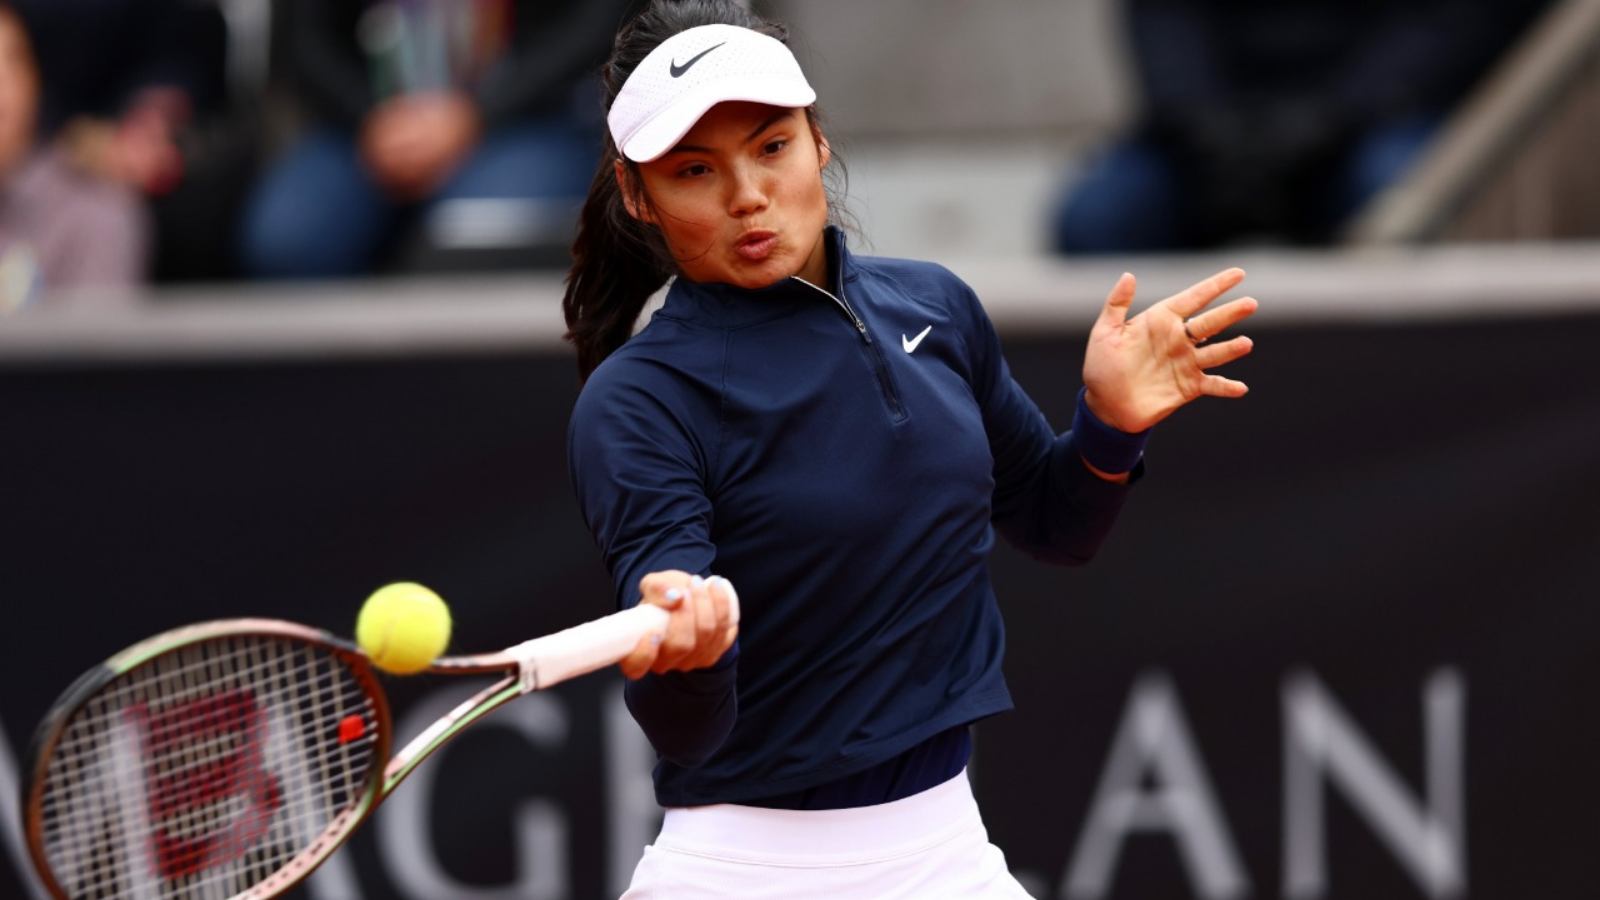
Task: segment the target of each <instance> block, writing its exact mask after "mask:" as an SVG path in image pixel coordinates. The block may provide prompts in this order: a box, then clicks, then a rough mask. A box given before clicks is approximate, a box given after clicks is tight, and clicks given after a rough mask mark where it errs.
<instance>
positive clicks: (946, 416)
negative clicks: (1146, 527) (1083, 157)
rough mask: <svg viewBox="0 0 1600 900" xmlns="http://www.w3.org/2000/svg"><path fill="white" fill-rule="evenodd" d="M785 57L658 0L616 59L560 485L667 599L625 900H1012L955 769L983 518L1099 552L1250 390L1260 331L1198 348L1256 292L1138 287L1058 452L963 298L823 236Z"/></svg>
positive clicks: (572, 315) (813, 140) (731, 24)
mask: <svg viewBox="0 0 1600 900" xmlns="http://www.w3.org/2000/svg"><path fill="white" fill-rule="evenodd" d="M783 39H784V32H783V31H782V30H781V29H780V28H778V27H775V26H773V25H771V24H768V23H766V22H763V21H761V20H759V19H757V18H755V17H754V16H752V15H751V14H750V13H748V12H746V11H745V10H743V9H742V8H740V7H739V6H737V5H735V4H734V3H731V2H721V0H683V2H666V0H656V2H654V3H653V4H652V5H651V6H650V7H649V8H648V9H647V10H646V11H645V12H644V13H643V14H642V15H640V16H639V17H637V18H636V19H634V20H632V21H631V23H629V24H628V25H626V26H625V27H624V28H623V30H622V31H621V33H619V34H618V36H617V40H616V43H615V47H614V50H613V55H612V57H611V59H610V61H609V62H608V63H607V65H606V67H605V69H604V80H605V85H606V91H607V100H608V110H609V112H608V124H609V131H610V135H609V140H608V141H607V142H606V145H605V151H604V154H605V155H604V160H603V162H602V165H601V168H600V170H599V171H598V172H597V173H596V176H595V180H594V182H593V184H592V185H591V187H590V191H589V197H588V203H587V206H586V207H585V210H584V213H583V219H582V223H581V229H580V232H579V235H578V238H577V241H576V244H575V246H574V257H575V258H574V263H573V267H572V270H571V272H570V273H569V275H568V281H567V291H566V297H565V312H566V317H567V324H568V326H569V333H568V337H569V339H571V340H572V341H573V342H574V343H575V344H576V346H577V352H578V364H579V369H580V372H581V374H582V375H583V376H584V377H585V379H586V382H585V384H584V387H583V391H582V393H581V395H580V397H579V399H578V402H577V406H576V408H575V409H574V411H573V417H572V424H571V431H570V435H569V439H570V447H569V452H570V465H571V470H572V477H573V480H574V482H575V485H576V489H577V493H578V497H579V502H580V504H581V507H582V511H583V514H584V516H585V518H586V520H587V522H588V524H589V527H590V529H591V530H592V531H593V533H594V536H595V539H596V541H597V542H598V544H599V546H600V549H601V551H602V553H603V554H604V557H605V561H606V564H607V566H608V567H609V569H610V572H611V575H612V577H613V579H614V581H615V584H616V588H617V592H618V601H619V603H620V604H621V605H623V606H627V605H631V604H633V603H636V602H644V603H652V604H657V605H660V606H662V607H665V608H667V609H669V610H671V612H672V619H671V625H670V628H669V630H668V633H667V635H666V637H665V639H664V640H662V641H660V642H659V643H646V642H641V644H640V645H639V646H638V647H637V648H636V650H635V652H634V653H633V654H632V655H631V656H630V657H629V658H628V659H626V660H624V661H623V663H622V668H623V671H624V673H625V674H626V675H627V676H628V677H629V678H630V679H633V680H631V681H630V682H629V683H628V685H627V687H626V696H627V702H628V707H629V709H630V710H631V711H632V713H633V715H634V717H635V718H636V719H637V720H638V722H639V725H640V726H641V728H643V730H644V732H645V734H646V735H648V737H649V739H650V741H651V743H652V744H653V745H654V747H655V749H656V751H657V753H658V755H659V760H660V761H659V764H658V765H657V766H656V769H655V788H656V796H657V799H658V800H659V802H660V803H661V804H662V805H663V806H664V807H666V817H665V821H664V824H663V826H662V830H661V834H660V836H659V837H658V839H657V840H656V842H655V843H654V844H653V845H651V846H650V847H648V848H646V851H645V855H644V858H643V860H642V861H641V862H640V864H639V867H638V869H637V870H636V871H635V873H634V880H633V884H632V887H631V888H630V889H629V891H628V893H627V894H626V895H625V896H626V897H629V898H647V897H667V896H674V897H675V896H693V897H712V896H716V897H739V898H751V897H767V896H792V897H819V896H829V897H832V898H853V897H884V896H908V897H935V896H937V897H947V896H973V897H1021V896H1026V895H1025V893H1024V892H1023V890H1022V888H1021V887H1020V886H1019V885H1018V884H1017V882H1016V881H1015V880H1014V879H1013V878H1012V877H1011V875H1010V874H1009V872H1008V871H1007V869H1006V865H1005V858H1004V856H1003V855H1002V854H1001V852H1000V851H999V850H998V849H996V848H995V847H994V846H993V845H991V844H990V843H989V840H988V837H987V834H986V832H985V830H984V827H983V822H982V819H981V818H980V816H979V813H978V809H977V806H976V804H975V803H974V801H973V796H972V792H971V789H970V787H969V784H968V780H967V778H966V777H965V775H964V770H965V765H966V761H967V758H968V755H969V753H970V751H971V739H970V737H969V728H970V726H971V724H972V723H973V722H975V721H976V720H978V719H981V718H984V717H986V716H990V715H993V714H995V713H998V712H1002V711H1004V710H1007V709H1009V708H1010V707H1011V700H1010V697H1009V695H1008V693H1007V690H1006V685H1005V681H1004V679H1003V678H1002V675H1001V671H1000V664H1001V656H1002V652H1003V649H1004V634H1003V628H1002V623H1001V619H1000V613H999V610H998V608H997V606H996V601H995V597H994V593H993V590H992V588H991V586H990V580H989V573H988V562H987V561H988V557H989V551H990V548H991V547H992V545H993V541H994V532H995V531H996V530H998V531H999V532H1000V533H1001V534H1002V535H1003V536H1005V537H1006V538H1007V539H1008V540H1010V541H1011V542H1012V543H1014V544H1016V545H1017V546H1019V547H1022V548H1023V549H1025V550H1027V551H1028V552H1030V553H1031V554H1033V555H1034V556H1037V557H1038V558H1040V559H1043V560H1046V561H1050V562H1056V563H1064V564H1075V563H1082V562H1085V561H1087V560H1088V559H1089V558H1090V557H1092V556H1093V555H1094V553H1095V551H1096V549H1097V548H1098V547H1099V546H1100V544H1101V542H1102V540H1103V539H1104V538H1105V536H1106V534H1107V532H1108V531H1109V530H1110V528H1111V526H1112V523H1113V521H1114V520H1115V519H1116V517H1117V513H1118V510H1119V509H1120V508H1121V506H1122V503H1123V500H1124V498H1125V496H1126V494H1127V492H1128V491H1129V485H1130V483H1131V482H1132V481H1133V480H1135V479H1137V478H1138V477H1139V474H1140V471H1141V465H1142V464H1141V462H1140V459H1141V455H1142V452H1143V448H1144V445H1145V440H1146V437H1147V435H1148V433H1149V430H1150V428H1151V427H1152V426H1154V425H1155V424H1156V423H1157V422H1159V421H1161V420H1162V419H1163V418H1165V417H1166V416H1168V415H1170V414H1171V413H1172V412H1173V411H1175V410H1177V409H1178V408H1179V407H1181V406H1183V405H1184V404H1186V403H1188V402H1189V401H1191V400H1194V399H1195V398H1197V397H1200V396H1215V397H1240V396H1243V395H1244V393H1245V390H1246V388H1245V385H1244V384H1242V383H1240V382H1238V381H1233V380H1230V379H1227V378H1224V377H1221V376H1219V375H1215V374H1211V373H1209V372H1208V371H1207V370H1209V369H1212V368H1214V367H1216V366H1219V365H1222V364H1224V363H1227V362H1229V361H1232V360H1234V359H1237V358H1239V357H1241V356H1243V355H1244V354H1246V353H1248V352H1249V351H1250V347H1251V344H1250V341H1249V339H1248V338H1245V337H1236V338H1233V339H1232V340H1227V341H1222V342H1217V343H1205V341H1206V340H1208V339H1209V338H1211V337H1213V336H1215V335H1217V334H1218V333H1219V332H1221V331H1223V330H1224V329H1226V328H1227V327H1229V326H1230V325H1233V324H1234V323H1236V322H1238V321H1240V320H1242V319H1244V318H1245V317H1247V316H1249V315H1250V314H1251V313H1252V312H1254V311H1255V308H1256V303H1255V301H1254V300H1251V299H1249V298H1244V299H1239V300H1234V301H1232V302H1230V303H1226V304H1222V305H1220V306H1218V307H1217V308H1216V309H1213V310H1211V311H1207V312H1203V311H1202V310H1204V309H1205V308H1206V307H1207V306H1208V304H1210V303H1211V302H1212V301H1213V300H1215V299H1216V298H1217V297H1219V296H1220V295H1222V294H1223V293H1224V292H1226V291H1227V290H1229V289H1231V288H1232V287H1234V286H1235V285H1236V284H1238V283H1239V281H1240V280H1241V279H1242V278H1243V274H1244V273H1242V272H1240V271H1238V270H1229V271H1226V272H1223V273H1221V274H1218V275H1216V276H1214V277H1212V278H1211V279H1209V280H1207V281H1204V282H1202V283H1200V284H1197V285H1195V286H1194V287H1192V288H1190V289H1188V290H1187V291H1184V292H1183V293H1181V294H1178V295H1175V296H1173V297H1170V298H1168V299H1166V300H1164V301H1162V302H1160V303H1157V304H1155V305H1154V306H1152V307H1151V308H1150V309H1148V310H1146V311H1144V312H1143V313H1141V314H1139V315H1137V316H1132V317H1130V316H1129V311H1130V306H1131V304H1132V301H1133V295H1134V279H1133V277H1132V276H1131V275H1124V276H1123V277H1122V278H1121V279H1120V280H1119V281H1118V282H1117V284H1116V285H1115V286H1114V287H1113V288H1112V290H1111V293H1110V297H1109V298H1108V300H1107V301H1106V304H1105V307H1104V309H1103V310H1102V312H1101V313H1100V316H1099V318H1098V320H1097V321H1096V322H1095V323H1094V326H1093V331H1092V333H1091V335H1090V339H1089V347H1088V351H1087V356H1086V358H1085V360H1084V366H1083V380H1084V388H1083V390H1082V392H1081V393H1080V394H1079V403H1078V407H1077V413H1076V418H1075V420H1074V422H1073V427H1072V429H1071V430H1070V431H1067V432H1065V433H1063V434H1060V435H1057V434H1055V433H1054V432H1053V431H1052V430H1051V428H1050V427H1049V425H1048V424H1047V422H1046V421H1045V419H1044V416H1043V415H1042V414H1041V413H1040V412H1039V410H1038V408H1037V407H1036V406H1035V404H1034V403H1033V401H1032V400H1030V399H1029V398H1028V396H1027V395H1026V394H1025V393H1024V392H1023V390H1022V389H1021V388H1020V387H1019V386H1018V385H1017V383H1016V382H1015V381H1013V380H1012V378H1011V375H1010V374H1009V371H1008V369H1007V367H1006V362H1005V358H1004V356H1003V355H1002V353H1001V348H1000V343H999V340H998V339H997V337H996V335H995V330H994V328H993V327H992V325H991V324H990V321H989V319H988V317H987V316H986V315H985V313H984V310H983V307H982V306H981V305H980V304H979V302H978V300H977V298H976V297H975V296H974V295H973V292H972V291H971V290H970V289H969V288H968V287H967V286H966V285H965V284H963V283H962V282H961V281H960V279H958V278H957V277H955V276H954V275H953V274H951V273H950V272H949V271H947V270H946V269H943V268H941V267H939V266H937V265H934V264H931V263H925V262H913V261H908V260H899V259H882V258H870V257H864V256H856V255H854V254H853V253H852V252H851V250H850V248H849V246H848V244H847V241H846V239H845V236H844V234H843V233H842V232H841V231H840V230H839V229H838V228H837V227H835V226H834V225H832V224H830V218H831V216H832V215H833V214H834V213H835V212H836V205H835V204H834V203H832V202H831V201H830V197H829V193H828V191H827V190H826V189H825V186H824V180H823V173H824V170H825V169H827V167H828V164H829V161H830V159H831V157H832V151H831V149H830V148H829V146H828V141H827V138H826V136H825V135H824V133H823V131H822V129H821V127H820V125H819V119H818V115H817V108H816V106H815V100H816V94H815V92H814V91H813V90H812V88H811V86H810V85H809V84H808V83H807V81H806V78H805V76H804V75H803V74H802V72H801V70H800V67H799V65H798V64H797V63H796V61H795V59H794V57H793V56H792V55H791V54H790V52H789V50H788V49H787V48H786V46H785V45H784V43H783ZM669 278H675V280H674V281H673V283H672V286H671V288H670V289H669V291H668V293H667V295H666V299H665V302H664V305H663V306H662V308H661V309H660V310H659V311H657V312H656V313H655V314H654V315H653V316H652V318H651V319H650V322H649V324H648V326H647V327H645V328H644V329H643V330H641V331H639V332H638V334H637V335H634V334H633V332H634V329H635V322H636V320H637V319H638V318H639V316H640V313H641V310H642V308H643V306H644V304H645V302H646V299H647V298H648V297H649V296H650V295H651V294H652V293H653V292H654V291H656V290H657V289H658V288H660V287H661V286H662V285H664V284H665V283H666V281H667V280H668V279H669ZM713 572H715V573H716V577H713V575H712V573H713ZM724 579H726V580H724ZM730 581H731V583H732V584H733V585H737V586H738V595H737V597H735V595H734V594H733V592H732V590H731V589H730V585H729V582H730ZM741 601H742V618H741V615H740V611H741V606H740V604H741Z"/></svg>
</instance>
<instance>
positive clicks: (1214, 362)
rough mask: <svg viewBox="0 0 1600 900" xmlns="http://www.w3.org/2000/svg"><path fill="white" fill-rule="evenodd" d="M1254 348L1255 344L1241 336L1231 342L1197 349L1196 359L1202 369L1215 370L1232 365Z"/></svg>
mask: <svg viewBox="0 0 1600 900" xmlns="http://www.w3.org/2000/svg"><path fill="white" fill-rule="evenodd" d="M1254 348H1255V342H1254V341H1252V340H1250V339H1249V338H1248V337H1245V336H1244V335H1242V334H1241V335H1239V336H1238V337H1236V338H1234V339H1233V340H1231V341H1223V342H1222V343H1220V344H1207V345H1205V346H1204V347H1196V348H1195V350H1194V358H1195V362H1197V363H1199V365H1200V368H1202V369H1214V368H1216V367H1217V366H1220V365H1225V364H1227V363H1231V362H1233V361H1234V360H1236V359H1238V358H1239V357H1241V356H1245V355H1247V354H1248V353H1249V352H1250V351H1251V350H1253V349H1254Z"/></svg>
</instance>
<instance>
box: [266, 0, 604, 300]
mask: <svg viewBox="0 0 1600 900" xmlns="http://www.w3.org/2000/svg"><path fill="white" fill-rule="evenodd" d="M629 5H630V4H629V3H628V2H627V0H537V2H536V0H281V5H280V10H279V12H280V15H279V17H278V21H277V22H276V23H275V30H276V40H278V41H281V42H283V43H282V49H283V50H284V54H283V59H284V62H285V64H286V67H287V69H288V72H287V73H286V74H287V75H288V76H289V78H290V86H291V90H292V92H293V94H294V97H295V99H296V101H297V105H298V106H299V107H300V108H301V111H302V113H303V114H304V115H305V116H306V117H307V118H308V119H309V125H308V127H307V128H306V129H305V131H304V133H303V134H302V135H300V136H299V137H298V139H297V140H296V141H295V142H294V143H293V144H292V145H291V146H290V147H289V149H288V150H287V152H286V153H285V154H284V155H283V156H282V157H281V158H280V159H279V160H278V161H276V162H275V163H274V164H273V165H272V166H271V167H270V168H269V169H268V171H267V172H266V174H265V175H264V177H263V178H262V180H261V183H260V184H259V185H258V187H257V188H256V190H255V192H254V195H253V197H252V198H251V200H250V203H249V205H248V208H247V211H246V217H245V221H244V225H243V233H242V244H241V256H242V259H243V261H244V263H245V266H246V268H247V270H248V271H249V272H250V273H252V274H255V275H258V276H265V277H336V276H349V275H357V274H361V273H364V272H368V271H371V270H372V269H374V268H375V267H376V266H378V265H379V264H380V263H381V262H383V261H385V257H386V256H392V251H393V250H394V249H395V248H396V246H398V245H400V244H402V243H403V242H404V241H405V240H406V239H407V238H408V237H409V236H408V235H407V232H408V231H412V230H413V226H419V225H425V224H426V223H427V222H428V221H429V216H430V214H437V213H438V212H439V211H440V210H441V209H443V208H444V207H443V204H444V203H445V202H446V201H482V200H491V201H492V200H497V199H498V200H505V201H514V202H512V203H510V204H508V205H504V206H499V207H495V208H496V209H498V210H499V211H500V212H501V213H503V214H504V213H506V212H508V211H509V213H510V214H511V217H512V218H513V219H516V220H517V221H512V222H510V223H509V224H510V225H511V226H512V227H511V229H510V230H511V231H513V232H516V231H517V230H518V229H517V227H516V226H517V225H518V223H519V222H520V224H521V225H522V226H526V227H524V228H522V229H521V230H522V232H523V233H524V237H526V238H528V239H529V240H536V239H538V238H540V237H541V236H542V237H544V238H545V239H546V240H549V239H551V238H552V235H553V239H554V241H555V242H556V243H557V244H558V245H559V246H560V247H561V248H562V249H563V252H564V248H565V246H566V245H567V244H568V243H570V241H571V231H572V227H573V224H574V223H575V222H576V218H577V209H578V207H579V205H580V204H581V202H582V198H583V194H584V191H585V189H586V188H587V186H588V181H589V175H590V173H591V172H592V171H593V169H594V160H595V151H594V149H593V148H594V145H595V143H596V137H595V136H596V135H597V134H598V133H599V115H598V111H597V110H598V108H599V103H598V100H597V98H598V87H596V86H595V85H596V81H595V78H594V72H595V71H596V69H597V68H598V66H599V64H600V62H601V60H602V59H603V58H604V56H605V53H606V51H607V49H608V48H609V45H610V40H611V35H612V34H613V33H614V31H615V29H616V26H617V23H618V22H619V21H620V20H621V19H622V17H623V13H624V12H625V10H626V9H627V7H628V6H629ZM586 112H587V114H585V113H586ZM458 208H459V207H458ZM483 208H485V207H481V206H480V207H479V209H483ZM552 219H553V220H554V223H553V224H552V222H551V220H552ZM435 221H437V220H435ZM490 224H491V225H492V224H495V223H493V222H491V223H490ZM498 224H499V225H501V226H505V225H507V224H508V223H507V222H506V221H504V220H503V219H502V220H501V221H500V222H499V223H498Z"/></svg>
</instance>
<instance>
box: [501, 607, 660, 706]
mask: <svg viewBox="0 0 1600 900" xmlns="http://www.w3.org/2000/svg"><path fill="white" fill-rule="evenodd" d="M670 617H671V616H670V614H669V613H668V612H667V611H666V610H664V609H662V608H661V607H659V606H653V605H651V604H648V603H641V604H639V605H638V606H635V607H633V608H632V609H626V610H623V611H622V612H619V613H612V614H611V615H609V616H605V617H604V618H600V619H595V620H594V621H592V622H585V623H583V624H582V625H574V626H573V627H571V628H568V629H566V630H565V631H558V632H556V633H555V634H547V635H545V636H544V637H536V638H534V639H533V640H531V641H523V642H522V643H520V644H517V645H516V646H515V647H510V648H508V649H507V650H506V651H505V653H506V654H507V655H508V656H511V657H512V658H514V659H516V661H517V665H518V667H519V668H520V670H521V673H522V689H523V691H537V690H544V689H545V688H548V687H551V686H552V685H556V684H560V683H561V682H563V681H566V680H567V679H568V678H574V677H577V676H579V675H584V674H586V673H589V672H593V671H595V670H596V669H603V668H605V667H606V666H609V665H611V664H612V663H615V662H617V661H619V660H621V659H622V658H623V657H624V656H627V655H628V654H629V653H632V652H633V648H634V646H635V645H637V644H638V643H639V639H640V638H642V637H644V636H645V635H647V634H660V633H662V632H665V631H666V628H667V620H668V619H669V618H670Z"/></svg>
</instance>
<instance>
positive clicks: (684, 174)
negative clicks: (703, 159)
mask: <svg viewBox="0 0 1600 900" xmlns="http://www.w3.org/2000/svg"><path fill="white" fill-rule="evenodd" d="M710 172H711V167H710V166H708V165H706V164H705V163H691V164H689V165H687V166H684V167H683V168H682V169H679V170H678V177H679V178H699V177H700V176H702V175H706V174H709V173H710Z"/></svg>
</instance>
